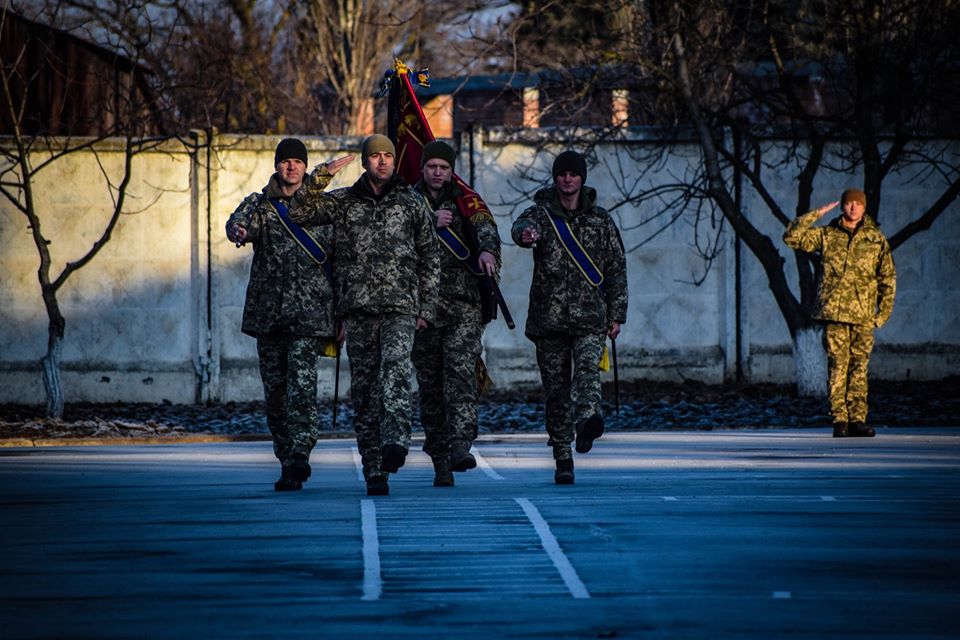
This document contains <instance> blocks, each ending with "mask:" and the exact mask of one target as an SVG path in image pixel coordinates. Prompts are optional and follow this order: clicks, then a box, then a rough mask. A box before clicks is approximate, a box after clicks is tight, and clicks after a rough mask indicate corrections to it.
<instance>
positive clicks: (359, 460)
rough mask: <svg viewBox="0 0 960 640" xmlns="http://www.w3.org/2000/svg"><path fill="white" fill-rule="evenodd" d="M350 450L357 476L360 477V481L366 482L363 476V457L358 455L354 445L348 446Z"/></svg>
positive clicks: (358, 452)
mask: <svg viewBox="0 0 960 640" xmlns="http://www.w3.org/2000/svg"><path fill="white" fill-rule="evenodd" d="M350 450H351V451H352V452H353V466H354V467H356V469H357V477H358V478H360V482H363V483H366V479H364V477H363V459H362V458H361V457H360V451H358V450H357V448H356V447H350Z"/></svg>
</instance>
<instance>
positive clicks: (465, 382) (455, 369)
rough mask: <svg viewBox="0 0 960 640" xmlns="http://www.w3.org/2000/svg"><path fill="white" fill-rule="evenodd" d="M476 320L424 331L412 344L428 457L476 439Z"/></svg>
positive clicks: (478, 333)
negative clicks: (451, 444) (458, 442)
mask: <svg viewBox="0 0 960 640" xmlns="http://www.w3.org/2000/svg"><path fill="white" fill-rule="evenodd" d="M471 315H472V316H473V315H475V317H468V318H464V319H463V321H462V322H458V323H457V324H452V325H447V326H444V327H429V328H427V329H425V330H423V331H420V332H418V333H417V335H416V338H414V341H413V365H414V367H415V368H416V370H417V386H418V387H419V389H420V422H421V423H422V424H423V432H424V436H425V439H424V443H423V450H424V451H425V452H426V453H427V455H429V456H430V457H431V458H438V457H442V456H445V455H447V454H449V451H450V449H449V442H450V440H452V439H461V440H467V441H469V442H473V441H474V440H476V438H477V358H479V357H480V351H481V345H480V338H481V336H482V335H483V324H482V323H481V321H480V312H479V310H477V312H476V314H471Z"/></svg>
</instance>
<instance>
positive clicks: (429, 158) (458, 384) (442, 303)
mask: <svg viewBox="0 0 960 640" xmlns="http://www.w3.org/2000/svg"><path fill="white" fill-rule="evenodd" d="M455 159H456V155H455V153H454V150H453V148H452V147H451V146H450V145H448V144H447V143H445V142H442V141H439V140H437V141H434V142H430V143H428V144H427V145H425V146H424V147H423V150H422V152H421V157H420V163H421V179H420V181H419V182H418V183H417V185H416V189H417V190H418V191H419V192H420V193H422V194H423V195H424V197H425V198H426V199H427V202H428V203H429V204H430V207H431V209H432V210H433V220H434V224H435V225H436V227H437V230H438V232H439V238H440V241H441V242H440V247H441V248H440V255H441V259H440V297H439V305H438V308H437V317H436V320H435V322H433V323H432V324H431V325H430V326H429V327H428V328H426V329H424V330H423V331H420V332H418V333H417V336H416V338H415V340H414V345H413V364H414V366H415V368H416V370H417V384H418V386H419V388H420V421H421V423H422V424H423V430H424V435H425V441H424V444H423V450H424V451H425V452H426V453H427V455H429V456H430V458H431V459H432V460H433V467H434V472H435V475H434V479H433V484H434V486H437V487H452V486H453V484H454V480H453V473H452V471H467V470H468V469H473V468H474V467H476V466H477V461H476V459H475V458H474V456H473V455H472V454H471V453H470V447H471V445H472V444H473V441H474V440H475V439H476V437H477V400H478V386H477V360H478V359H479V358H480V352H481V350H482V346H481V343H480V339H481V337H482V336H483V318H482V316H481V302H480V300H481V296H480V289H479V280H478V276H479V275H480V274H481V273H482V274H486V275H488V276H491V277H493V276H495V275H496V273H497V267H498V265H499V263H500V236H499V234H498V233H497V225H496V222H494V220H493V216H492V215H490V212H489V211H487V210H485V209H484V210H483V211H480V212H478V213H476V214H474V215H473V216H471V217H470V218H469V220H468V219H466V218H464V217H463V216H462V215H460V214H459V213H458V212H457V204H456V199H457V197H458V196H460V195H461V190H460V187H458V186H457V184H456V183H455V182H454V180H453V168H454V162H455ZM468 224H469V225H471V227H472V229H467V228H466V225H468ZM474 270H475V271H479V272H480V273H474Z"/></svg>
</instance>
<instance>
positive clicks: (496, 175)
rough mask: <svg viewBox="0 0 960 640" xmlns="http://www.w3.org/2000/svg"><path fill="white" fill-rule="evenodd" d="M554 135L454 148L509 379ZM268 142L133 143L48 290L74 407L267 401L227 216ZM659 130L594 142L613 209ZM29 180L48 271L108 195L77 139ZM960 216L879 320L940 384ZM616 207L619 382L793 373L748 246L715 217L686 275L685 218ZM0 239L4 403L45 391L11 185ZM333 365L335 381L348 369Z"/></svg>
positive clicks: (662, 169) (906, 277)
mask: <svg viewBox="0 0 960 640" xmlns="http://www.w3.org/2000/svg"><path fill="white" fill-rule="evenodd" d="M546 135H549V133H548V132H544V131H541V132H536V133H530V132H527V133H525V134H521V135H512V134H506V133H504V132H498V131H489V132H483V131H480V132H475V134H474V136H473V138H472V140H468V139H464V140H463V141H461V144H460V147H461V156H460V159H459V160H458V165H457V171H458V173H459V174H460V175H461V176H463V177H464V178H465V179H467V180H468V181H469V180H472V181H473V184H474V186H475V187H476V188H477V190H478V191H479V192H480V193H481V194H483V196H484V197H485V198H486V200H487V202H488V204H489V205H490V207H491V210H492V211H493V212H494V214H495V216H496V219H497V222H498V224H499V226H500V232H501V237H502V239H503V240H504V243H505V247H504V272H503V280H502V283H501V284H502V290H503V293H504V296H505V298H506V300H507V302H508V304H509V306H510V309H511V310H512V311H513V315H514V318H515V319H516V321H517V326H518V328H517V329H516V330H515V331H508V330H507V329H506V327H505V326H504V325H503V323H502V322H501V321H497V322H496V323H494V324H492V325H491V326H490V327H488V329H487V331H486V333H485V335H484V346H485V354H486V359H487V361H488V366H489V368H490V370H491V373H492V375H493V378H494V380H495V382H496V383H497V384H498V385H500V386H505V387H506V386H511V385H514V384H537V383H538V380H539V378H538V374H537V371H536V364H535V359H534V351H533V348H532V345H531V343H530V342H529V341H528V340H527V339H526V338H525V337H524V335H523V326H524V322H525V320H526V310H527V290H528V287H529V283H530V272H531V265H532V259H531V255H530V253H529V252H528V251H525V250H522V249H519V248H517V247H515V246H513V245H512V242H511V241H510V237H509V230H510V224H511V221H512V219H513V218H515V217H516V215H517V214H518V213H519V212H520V211H522V210H523V208H525V207H526V206H527V204H528V202H529V198H530V195H531V194H532V192H533V191H534V190H535V189H536V188H537V186H538V185H539V184H542V183H543V181H545V180H548V178H549V176H548V172H549V166H550V163H551V162H552V157H553V156H552V153H554V152H556V151H558V150H560V149H562V148H564V146H563V145H562V144H558V145H556V146H553V147H550V149H549V152H541V153H540V154H539V155H538V154H537V152H536V149H537V148H538V144H541V143H542V142H543V136H546ZM277 141H278V138H276V137H268V136H250V137H240V136H227V135H222V136H217V137H216V138H215V139H214V140H212V146H210V147H208V146H206V145H205V142H206V141H205V140H204V138H203V137H202V136H197V137H195V138H194V139H193V140H192V141H188V143H189V144H181V143H177V142H172V143H169V144H167V145H165V146H163V147H161V148H158V149H155V150H151V151H148V152H145V153H143V154H141V155H139V156H137V158H136V160H135V166H134V174H133V180H132V182H131V186H130V189H129V196H128V198H129V200H128V205H127V207H126V209H125V211H126V213H125V215H124V216H123V217H122V219H121V221H120V223H119V225H118V226H117V228H116V230H115V231H114V233H113V237H112V239H111V241H110V242H109V243H108V244H107V246H106V247H105V248H104V249H103V251H101V253H100V254H99V255H98V256H97V257H96V258H95V259H94V261H93V262H92V263H91V264H89V265H87V266H86V267H85V268H84V269H82V270H80V271H79V272H77V273H76V274H75V275H74V276H73V277H72V278H71V279H70V280H68V281H67V283H66V284H65V285H64V287H63V289H62V290H61V292H60V295H59V299H60V303H61V305H62V309H63V312H64V315H65V317H66V319H67V330H66V337H65V341H64V351H63V363H64V365H63V381H64V389H65V393H66V399H67V401H68V402H71V401H99V402H107V401H145V402H159V401H164V400H167V401H170V402H174V403H184V402H197V401H201V402H205V401H233V400H246V399H259V398H261V397H262V391H261V387H260V382H259V377H258V373H257V359H256V350H255V343H254V340H253V339H252V338H249V337H247V336H244V335H242V334H241V333H240V331H239V326H240V315H241V311H242V307H243V300H244V294H245V289H246V282H247V275H248V271H249V265H250V256H251V249H250V248H249V247H243V248H236V247H234V246H233V244H232V243H230V242H229V241H227V240H226V237H225V236H224V232H223V228H224V224H225V222H226V220H227V218H228V217H229V215H230V213H231V212H232V211H233V209H234V208H235V207H236V205H237V204H238V203H239V202H240V200H241V199H242V198H243V197H244V196H246V195H247V194H248V193H251V192H254V191H259V190H260V188H261V187H262V186H263V185H264V184H265V182H266V179H267V178H268V177H269V175H270V173H271V171H272V163H273V150H274V148H275V146H276V143H277ZM306 142H307V145H308V148H309V150H310V161H311V164H313V163H317V162H321V161H323V160H326V159H328V158H331V157H335V156H339V155H342V154H343V153H346V152H349V151H352V150H354V149H356V148H357V147H358V146H359V141H358V140H357V139H351V138H325V139H319V138H318V139H306ZM663 144H664V143H663V141H658V140H654V139H651V138H645V137H643V136H642V135H641V136H635V137H632V138H628V139H624V140H622V141H621V142H620V143H619V144H617V145H613V144H606V145H603V146H601V147H598V148H597V150H596V152H595V153H594V154H593V155H592V156H591V167H590V174H589V176H588V180H587V182H588V184H590V185H592V186H594V187H596V188H597V189H598V191H599V193H600V203H601V204H602V205H605V206H608V207H609V206H612V205H613V204H614V203H615V202H616V201H617V200H618V199H622V196H623V195H629V192H630V190H634V191H635V190H636V189H639V188H641V187H644V186H647V187H649V186H651V185H657V184H662V183H665V182H668V181H672V180H674V179H675V177H676V176H682V175H684V174H686V173H689V171H690V170H691V166H696V163H698V162H699V157H700V156H699V152H698V150H697V148H696V147H695V146H694V145H692V144H689V143H682V142H672V143H670V144H671V146H670V147H669V153H667V154H665V155H664V156H663V157H662V158H661V159H660V160H659V161H658V162H656V163H651V164H648V165H639V164H638V163H637V161H636V153H637V152H638V150H639V151H640V152H643V151H649V150H653V149H656V148H658V146H662V145H663ZM958 147H960V144H957V143H954V146H953V148H952V149H951V151H952V152H953V153H954V154H956V153H957V151H958ZM97 153H98V155H99V158H100V163H102V165H103V167H104V168H105V170H106V171H107V172H108V173H109V174H110V175H111V176H112V177H113V178H114V179H116V176H117V175H118V173H117V172H118V171H119V169H120V164H119V163H120V162H121V161H122V152H121V149H120V148H119V147H116V146H111V145H109V144H106V145H101V146H100V147H98V152H97ZM359 173H360V166H359V163H358V162H357V163H354V164H353V165H351V166H350V167H349V168H348V169H346V170H344V171H343V172H342V174H341V175H340V176H338V177H337V179H336V181H335V182H334V184H333V186H334V187H336V186H345V185H348V184H351V183H352V182H353V180H355V179H356V177H357V176H358V175H359ZM796 174H797V169H796V168H795V167H789V166H788V167H782V168H780V169H779V170H778V171H777V173H776V174H775V182H774V196H775V197H776V198H777V199H778V201H781V202H783V203H785V204H784V205H783V207H784V209H785V210H786V211H789V212H792V210H793V205H792V202H793V201H794V198H795V184H796ZM858 182H859V176H849V175H836V176H829V175H825V176H823V181H822V183H818V184H817V185H816V187H817V194H822V195H821V196H820V197H816V198H815V200H816V201H817V202H818V203H826V202H829V201H831V200H833V199H835V198H836V197H837V195H838V194H839V192H840V190H841V189H842V188H843V187H845V186H848V185H851V184H857V183H858ZM938 186H939V183H938V180H937V179H936V178H935V177H926V178H925V179H920V178H919V177H918V176H916V175H914V174H910V175H904V176H901V177H900V178H898V179H897V180H891V181H890V182H889V183H888V186H887V187H886V189H885V192H884V194H883V208H882V223H883V228H884V229H885V230H886V232H887V233H888V235H891V234H892V233H894V232H895V231H897V230H899V229H900V228H901V227H902V226H903V225H904V224H905V223H906V222H907V221H909V220H911V219H913V218H915V217H916V215H917V210H918V209H919V208H920V207H925V206H926V205H927V203H928V202H929V200H930V194H931V193H933V192H934V190H935V189H937V188H938ZM627 187H629V188H627ZM35 192H36V193H37V201H38V209H39V210H40V211H41V215H42V221H43V231H44V233H45V234H47V236H48V238H49V239H50V240H51V244H50V248H51V252H52V254H53V257H54V263H55V268H54V274H56V273H58V272H59V269H60V268H62V266H63V264H65V263H66V262H67V261H70V260H76V259H77V258H78V257H79V256H80V255H81V254H82V253H83V252H84V251H86V249H87V248H88V247H89V246H90V245H91V243H92V242H93V241H94V240H95V239H96V238H97V237H99V234H100V232H101V230H102V228H103V225H104V224H105V221H106V219H107V216H108V213H109V210H110V208H111V200H110V196H109V190H108V188H107V184H106V182H105V178H104V176H103V175H102V173H101V171H100V169H99V165H98V163H97V161H96V159H95V158H94V157H93V155H92V153H87V154H83V155H79V154H78V155H75V156H73V157H70V158H67V159H64V160H62V161H59V162H58V163H55V164H54V165H51V166H50V167H49V168H48V169H46V170H44V172H43V173H42V174H41V182H40V183H39V184H38V185H37V186H36V188H35ZM744 202H745V208H746V210H747V211H749V212H751V217H752V219H754V223H755V224H757V225H758V226H759V227H760V228H761V230H763V231H764V232H766V233H767V234H768V235H770V236H771V237H772V238H773V239H774V240H775V241H776V243H777V245H778V247H779V248H780V250H781V255H782V256H783V258H784V260H785V262H786V265H787V269H788V273H789V276H788V277H789V278H790V279H791V280H793V279H795V270H794V266H793V256H792V253H791V252H790V251H789V250H788V249H787V248H786V247H784V246H782V244H780V242H779V238H780V235H781V234H782V226H781V225H780V223H779V222H777V221H776V220H775V219H773V218H772V217H770V216H769V215H766V217H764V216H763V215H762V214H758V215H753V212H754V211H757V212H763V211H765V208H764V207H763V205H762V203H761V201H760V200H759V198H758V197H757V195H756V194H754V193H752V192H750V191H749V190H746V191H745V192H744ZM958 212H960V206H958V205H957V203H954V204H953V205H951V207H950V209H949V210H948V211H946V212H945V213H944V214H943V215H942V216H941V217H940V218H939V219H938V220H937V222H936V223H935V224H934V226H933V228H931V229H930V230H929V231H928V232H925V233H923V234H921V235H918V236H916V237H914V238H913V239H911V240H909V241H908V242H907V243H906V244H905V245H903V246H902V247H900V249H898V250H897V252H896V253H895V260H896V264H897V270H898V297H897V304H896V309H895V311H894V315H893V319H892V320H891V322H890V324H889V325H888V326H887V327H884V328H883V329H882V330H881V331H879V332H878V335H877V350H876V357H875V359H874V361H873V363H872V369H871V374H872V375H874V376H877V377H882V378H891V379H902V378H908V377H914V378H921V379H923V378H927V379H938V378H943V377H946V376H950V375H957V374H958V373H960V292H958V291H957V287H956V286H955V284H954V283H955V278H956V274H957V273H958V271H960V270H958V267H960V228H958V227H960V216H958V215H957V214H958ZM613 213H614V215H615V217H616V218H617V220H618V223H619V225H620V227H621V229H622V234H623V239H624V244H625V246H626V248H627V250H628V269H629V273H630V308H629V318H628V322H627V324H626V325H625V327H624V332H623V334H622V336H621V338H620V339H619V340H618V341H617V344H618V354H619V357H620V365H621V375H622V377H623V378H625V379H629V378H637V379H665V380H681V379H685V378H692V379H696V380H703V381H707V382H720V381H723V380H725V379H731V378H732V377H733V376H734V372H735V371H736V369H737V366H738V363H739V365H740V367H741V369H742V370H743V372H744V374H745V376H746V378H747V380H751V381H775V382H790V381H792V379H793V364H792V356H791V344H790V336H789V333H788V331H787V328H786V325H785V323H784V321H783V319H782V316H781V315H780V312H779V310H778V309H777V308H776V305H775V304H774V300H773V296H772V294H771V293H770V291H769V288H768V286H767V283H766V277H765V275H764V274H763V272H762V270H761V268H760V265H759V263H758V262H757V260H756V259H755V258H754V257H753V256H752V255H751V254H750V253H749V251H748V250H746V249H745V248H744V249H743V250H742V251H741V259H740V263H739V267H738V264H737V261H736V259H735V251H734V248H735V244H734V239H733V237H732V234H730V233H729V232H728V231H726V230H724V231H722V233H721V237H720V245H719V246H720V247H721V249H722V251H721V252H720V254H719V256H718V258H717V259H716V260H715V261H714V263H713V265H712V267H711V268H710V270H709V271H708V272H707V273H706V276H705V277H704V278H703V281H702V282H701V283H700V284H699V285H694V284H693V281H694V280H697V279H699V278H700V276H702V274H703V273H704V265H703V263H702V261H701V260H700V258H699V256H698V254H697V252H696V251H695V250H694V248H693V243H694V235H693V232H694V227H693V225H692V223H691V220H692V218H690V217H688V216H686V215H685V216H684V218H682V219H680V220H679V221H678V222H677V223H675V224H673V225H663V224H662V221H661V219H660V217H658V215H657V214H658V213H659V211H658V209H657V207H656V206H655V205H651V204H647V205H642V206H641V207H639V208H636V207H632V206H630V205H625V206H621V207H618V208H616V209H615V210H614V212H613ZM701 230H702V229H701ZM701 239H702V235H701ZM0 246H3V251H2V254H0V402H27V403H40V402H42V401H43V399H44V395H43V387H42V383H41V378H40V374H39V366H38V361H39V359H40V358H41V357H42V356H43V354H44V352H45V350H46V335H47V331H46V327H47V321H46V315H45V312H44V309H43V305H42V301H41V299H40V292H39V285H38V283H37V278H36V271H37V267H38V264H39V262H38V258H37V253H36V249H35V248H34V246H33V243H32V240H31V238H30V235H29V229H28V228H27V224H26V218H25V216H23V214H21V213H20V212H18V211H17V210H16V209H15V208H13V207H12V206H11V205H10V203H8V202H7V201H5V200H4V201H2V202H0ZM738 271H739V274H740V277H741V282H742V287H741V294H740V297H739V299H738V297H737V293H736V291H735V288H734V282H735V281H736V278H735V276H736V274H737V273H738ZM738 306H739V309H740V315H739V324H738V315H737V313H736V312H737V309H738ZM738 332H739V335H740V336H741V340H740V347H739V352H738V349H737V340H736V337H737V335H738ZM343 365H344V371H343V373H342V383H343V388H344V389H345V388H346V387H347V386H348V384H349V375H347V371H348V369H347V363H346V362H344V363H343ZM321 369H322V370H321V375H320V392H321V394H322V395H324V396H329V394H330V392H331V390H332V372H333V362H332V361H330V360H325V361H323V362H322V363H321ZM607 375H609V374H607Z"/></svg>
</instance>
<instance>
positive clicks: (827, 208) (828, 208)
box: [817, 200, 840, 218]
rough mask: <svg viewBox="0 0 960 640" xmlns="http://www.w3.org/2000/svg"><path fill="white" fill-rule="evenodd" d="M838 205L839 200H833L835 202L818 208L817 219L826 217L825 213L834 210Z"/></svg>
mask: <svg viewBox="0 0 960 640" xmlns="http://www.w3.org/2000/svg"><path fill="white" fill-rule="evenodd" d="M839 204H840V201H839V200H835V201H833V202H831V203H830V204H825V205H823V206H822V207H820V208H819V209H817V218H822V217H823V216H824V215H826V214H827V213H829V212H830V211H832V210H833V209H835V208H836V207H837V205H839Z"/></svg>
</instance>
